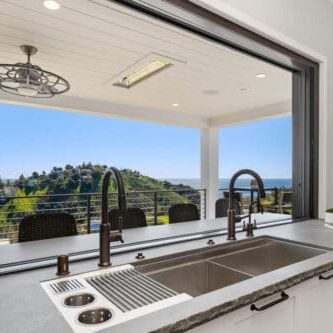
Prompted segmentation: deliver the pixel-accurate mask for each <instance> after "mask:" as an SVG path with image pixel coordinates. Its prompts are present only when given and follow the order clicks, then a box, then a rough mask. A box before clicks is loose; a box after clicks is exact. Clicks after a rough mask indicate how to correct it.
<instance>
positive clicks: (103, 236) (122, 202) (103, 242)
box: [98, 167, 126, 267]
mask: <svg viewBox="0 0 333 333" xmlns="http://www.w3.org/2000/svg"><path fill="white" fill-rule="evenodd" d="M112 174H114V176H115V178H116V183H117V188H118V208H119V210H120V211H121V212H124V211H125V210H126V194H125V186H124V180H123V177H122V176H121V174H120V172H119V170H118V169H116V168H114V167H112V168H110V170H108V171H106V172H105V174H104V176H103V183H102V209H101V211H102V222H101V226H100V232H99V264H98V265H99V266H100V267H108V266H111V261H110V242H122V243H123V242H124V240H123V237H122V223H121V221H120V223H119V230H118V231H111V226H110V223H109V217H108V215H109V209H108V190H109V183H110V177H111V175H112ZM120 215H122V214H120Z"/></svg>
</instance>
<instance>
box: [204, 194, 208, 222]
mask: <svg viewBox="0 0 333 333" xmlns="http://www.w3.org/2000/svg"><path fill="white" fill-rule="evenodd" d="M206 197H207V189H204V220H206V218H207V200H206Z"/></svg>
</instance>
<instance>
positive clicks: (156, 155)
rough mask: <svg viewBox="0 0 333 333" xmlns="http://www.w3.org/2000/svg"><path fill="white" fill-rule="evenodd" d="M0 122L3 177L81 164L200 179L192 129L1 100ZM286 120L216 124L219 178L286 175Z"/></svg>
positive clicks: (0, 170)
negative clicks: (247, 172) (241, 173)
mask: <svg viewBox="0 0 333 333" xmlns="http://www.w3.org/2000/svg"><path fill="white" fill-rule="evenodd" d="M0 122H1V127H0V128H1V130H0V143H1V149H0V176H1V177H2V178H4V179H6V178H17V177H18V176H19V175H20V174H22V173H23V174H24V175H30V174H31V173H32V172H33V171H38V172H40V171H42V170H45V171H49V170H50V169H51V168H52V167H53V166H64V165H65V164H72V165H77V164H80V163H82V162H92V163H94V164H107V165H109V166H111V165H113V166H117V167H119V168H129V169H135V170H139V171H140V172H141V173H143V174H145V175H149V176H151V177H156V178H197V177H199V176H200V131H199V130H198V129H188V128H180V127H173V126H164V125H159V124H150V123H145V122H139V121H129V120H123V119H115V118H107V117H100V116H92V115H86V114H79V113H68V112H60V111H51V110H41V109H35V108H27V107H20V106H13V105H6V104H0ZM290 125H291V124H290V118H289V117H283V118H279V119H274V120H266V121H261V122H257V123H255V124H248V125H242V126H235V127H232V128H224V129H222V130H221V133H220V143H221V144H220V177H229V176H230V175H231V174H232V172H233V171H235V170H237V169H239V168H240V167H251V168H254V169H257V170H258V172H259V173H261V174H262V175H263V177H268V178H284V177H289V176H290V153H291V152H290V142H291V138H290V134H291V130H290ZM223 156H227V158H224V157H223Z"/></svg>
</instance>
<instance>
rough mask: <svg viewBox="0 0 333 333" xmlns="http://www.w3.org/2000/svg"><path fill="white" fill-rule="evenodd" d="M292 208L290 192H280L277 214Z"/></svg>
mask: <svg viewBox="0 0 333 333" xmlns="http://www.w3.org/2000/svg"><path fill="white" fill-rule="evenodd" d="M292 207H293V206H292V192H290V191H288V192H281V193H280V201H279V213H280V214H283V213H284V211H285V209H291V208H292Z"/></svg>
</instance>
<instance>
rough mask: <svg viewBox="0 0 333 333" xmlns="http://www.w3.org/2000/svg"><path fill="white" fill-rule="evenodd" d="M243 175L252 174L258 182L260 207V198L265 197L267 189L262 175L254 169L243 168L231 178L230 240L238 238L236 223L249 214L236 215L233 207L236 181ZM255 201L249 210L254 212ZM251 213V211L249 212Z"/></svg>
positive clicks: (259, 205) (258, 203)
mask: <svg viewBox="0 0 333 333" xmlns="http://www.w3.org/2000/svg"><path fill="white" fill-rule="evenodd" d="M242 175H250V176H252V177H253V178H254V179H255V180H256V181H257V183H258V191H259V196H258V202H257V205H258V208H259V207H261V204H260V198H265V196H266V194H265V189H264V184H263V181H262V179H261V177H260V176H259V175H258V174H257V173H256V172H255V171H253V170H250V169H242V170H239V171H237V172H236V173H235V174H234V175H233V176H232V177H231V180H230V185H229V209H228V240H236V223H238V222H241V221H242V219H243V218H245V217H247V216H244V217H242V216H236V211H235V210H234V207H233V201H234V190H235V183H236V180H237V179H238V177H240V176H242ZM253 204H254V203H251V205H250V207H249V209H250V210H249V211H250V212H252V205H253ZM249 215H251V213H250V214H249Z"/></svg>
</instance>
